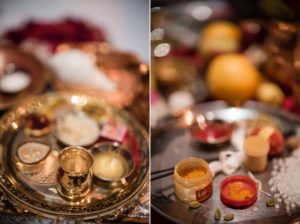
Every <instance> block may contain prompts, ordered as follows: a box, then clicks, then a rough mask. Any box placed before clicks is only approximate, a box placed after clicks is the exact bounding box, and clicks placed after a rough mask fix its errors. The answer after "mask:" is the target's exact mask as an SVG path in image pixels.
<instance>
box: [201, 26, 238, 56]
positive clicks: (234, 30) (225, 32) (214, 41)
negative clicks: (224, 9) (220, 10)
mask: <svg viewBox="0 0 300 224" xmlns="http://www.w3.org/2000/svg"><path fill="white" fill-rule="evenodd" d="M240 40H241V32H240V29H239V27H238V26H236V25H235V24H233V23H230V22H227V21H217V22H212V23H209V24H208V25H207V26H206V27H205V28H204V29H203V31H202V32H201V36H200V38H199V41H198V51H199V53H200V54H201V55H203V56H209V55H211V54H214V53H229V52H235V51H238V50H239V48H240Z"/></svg>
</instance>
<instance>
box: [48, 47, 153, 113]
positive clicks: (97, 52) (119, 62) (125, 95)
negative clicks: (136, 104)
mask: <svg viewBox="0 0 300 224" xmlns="http://www.w3.org/2000/svg"><path fill="white" fill-rule="evenodd" d="M71 48H76V49H80V50H82V51H83V52H85V53H88V54H89V55H91V57H92V58H93V59H95V63H96V65H97V66H98V67H99V68H100V69H101V70H103V71H104V73H105V74H106V75H107V77H108V78H109V79H111V80H112V81H114V82H115V83H116V84H117V90H115V91H113V92H106V91H103V90H101V89H95V88H91V87H89V86H83V85H73V84H69V83H65V82H63V81H61V80H60V79H59V78H58V77H57V76H55V77H54V79H53V85H54V87H55V88H56V89H58V90H68V91H70V90H72V91H77V92H81V93H85V94H89V95H93V96H96V97H101V98H103V99H105V100H106V101H107V102H109V103H110V104H112V105H114V106H116V107H119V108H124V107H127V106H130V105H132V103H133V101H134V100H135V98H136V96H137V95H138V94H139V93H141V91H142V88H144V86H143V85H142V82H141V76H143V75H147V74H148V66H147V65H146V64H144V63H142V62H141V61H140V60H139V59H138V58H137V57H136V56H135V55H134V54H131V53H126V52H120V51H116V50H114V49H112V48H111V47H110V46H109V45H108V44H107V43H101V42H100V43H98V42H88V43H81V44H77V45H74V44H68V43H64V44H61V45H59V46H58V47H57V52H59V51H66V50H69V49H71Z"/></svg>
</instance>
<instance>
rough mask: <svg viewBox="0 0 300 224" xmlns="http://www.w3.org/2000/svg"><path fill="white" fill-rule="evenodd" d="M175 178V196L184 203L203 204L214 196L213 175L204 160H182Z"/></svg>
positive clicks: (176, 168) (177, 167) (193, 158)
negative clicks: (202, 202) (196, 202)
mask: <svg viewBox="0 0 300 224" xmlns="http://www.w3.org/2000/svg"><path fill="white" fill-rule="evenodd" d="M200 173H202V174H201V175H198V174H200ZM173 178H174V188H175V194H176V196H177V198H178V199H180V200H181V201H183V202H190V201H196V200H197V201H199V202H201V201H205V200H206V199H208V198H209V197H210V196H211V195H212V180H213V175H212V172H211V170H210V168H209V165H208V163H207V162H206V161H204V160H203V159H198V158H195V157H189V158H186V159H184V160H181V161H180V162H179V163H178V164H177V165H176V167H175V170H174V175H173Z"/></svg>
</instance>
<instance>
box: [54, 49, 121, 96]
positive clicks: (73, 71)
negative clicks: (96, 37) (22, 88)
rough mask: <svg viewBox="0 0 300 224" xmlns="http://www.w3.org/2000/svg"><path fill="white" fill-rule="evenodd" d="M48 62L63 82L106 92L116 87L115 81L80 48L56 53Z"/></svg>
mask: <svg viewBox="0 0 300 224" xmlns="http://www.w3.org/2000/svg"><path fill="white" fill-rule="evenodd" d="M49 64H50V66H51V67H52V68H53V69H54V71H55V72H56V73H57V75H58V76H59V79H61V80H62V81H63V82H65V83H69V84H74V85H86V86H90V87H94V88H97V89H100V90H104V91H108V92H112V91H115V90H116V89H117V85H116V83H114V82H113V81H112V80H110V79H108V78H107V77H106V75H105V74H104V73H103V72H102V71H101V70H100V69H99V68H98V67H97V66H96V65H95V63H94V62H93V60H92V58H91V57H90V56H89V55H88V54H86V53H84V52H82V51H80V50H69V51H63V52H59V53H56V54H55V55H54V56H52V58H50V63H49Z"/></svg>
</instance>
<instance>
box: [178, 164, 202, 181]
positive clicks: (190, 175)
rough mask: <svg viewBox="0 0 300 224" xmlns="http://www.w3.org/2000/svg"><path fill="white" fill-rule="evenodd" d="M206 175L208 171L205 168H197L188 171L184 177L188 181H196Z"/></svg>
mask: <svg viewBox="0 0 300 224" xmlns="http://www.w3.org/2000/svg"><path fill="white" fill-rule="evenodd" d="M205 173H206V169H205V168H203V167H197V168H193V169H188V170H186V171H185V172H184V173H183V175H182V177H183V178H186V179H194V178H199V177H202V176H204V175H205Z"/></svg>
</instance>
